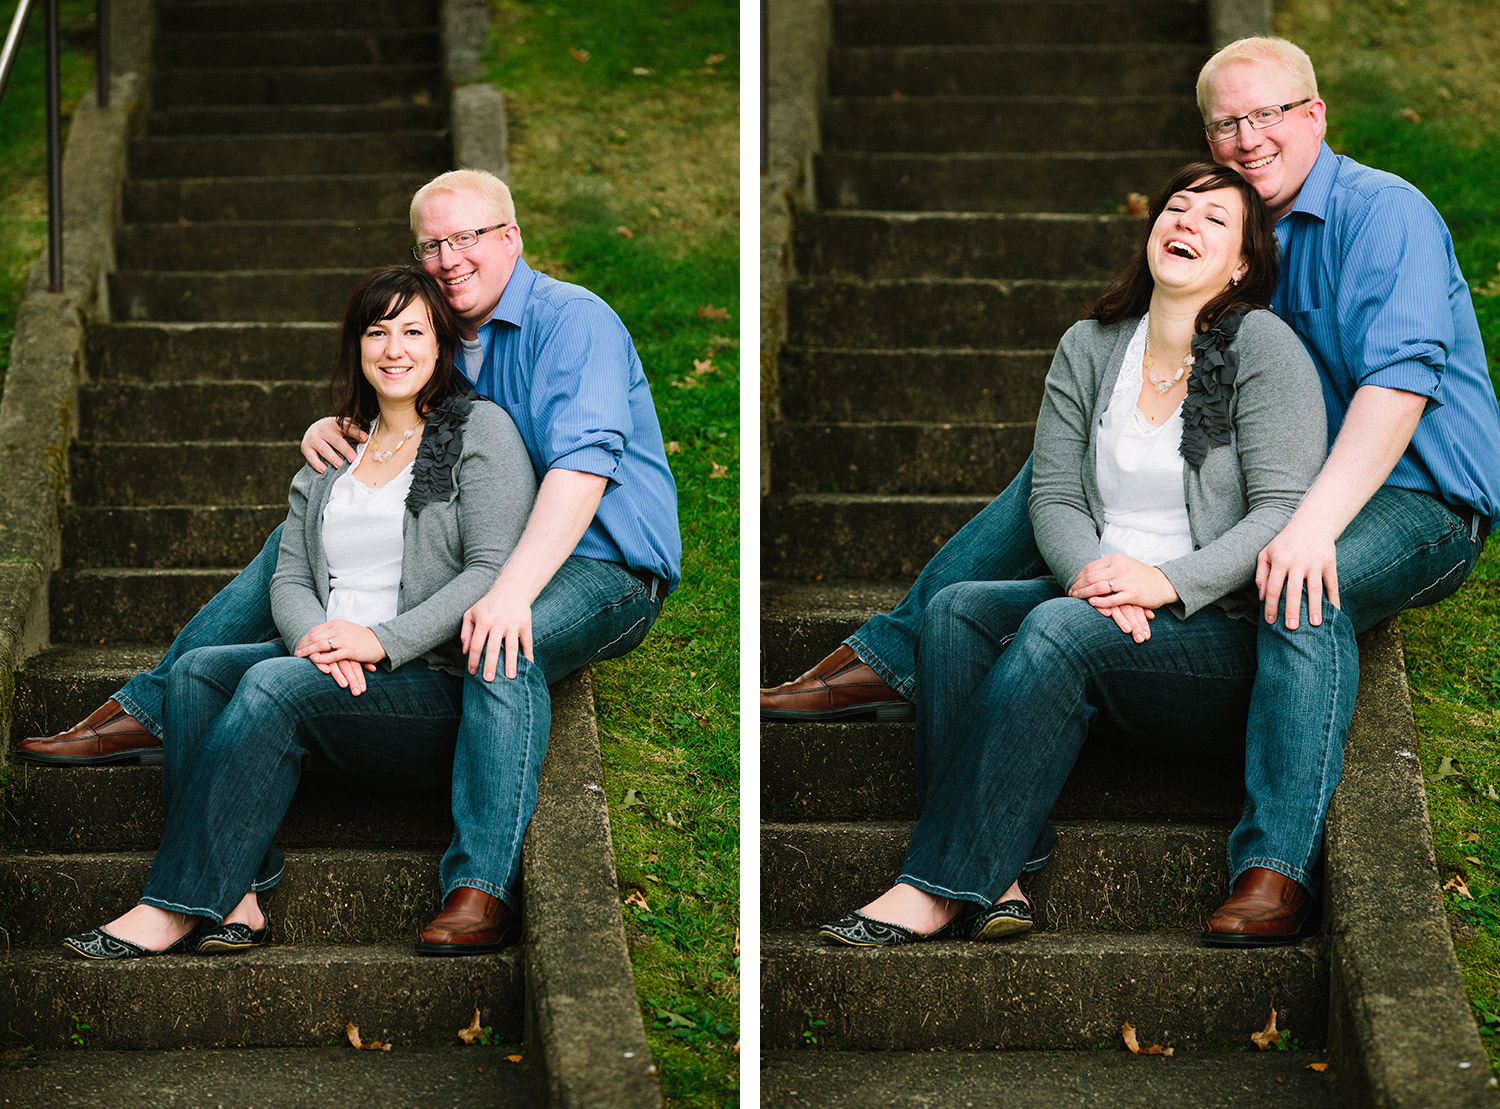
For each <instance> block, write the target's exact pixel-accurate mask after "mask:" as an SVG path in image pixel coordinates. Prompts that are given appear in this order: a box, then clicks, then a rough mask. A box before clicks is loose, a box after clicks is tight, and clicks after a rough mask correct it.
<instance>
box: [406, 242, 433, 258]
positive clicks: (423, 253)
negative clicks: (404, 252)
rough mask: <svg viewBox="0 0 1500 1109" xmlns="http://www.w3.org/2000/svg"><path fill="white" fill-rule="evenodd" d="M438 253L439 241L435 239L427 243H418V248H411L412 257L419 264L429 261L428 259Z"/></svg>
mask: <svg viewBox="0 0 1500 1109" xmlns="http://www.w3.org/2000/svg"><path fill="white" fill-rule="evenodd" d="M437 252H438V245H437V241H436V240H434V239H429V240H428V241H427V242H425V243H418V244H417V245H416V246H414V247H412V248H411V253H412V257H414V258H415V259H416V260H417V261H418V262H425V261H427V259H429V258H431V257H432V256H433V255H434V254H436V253H437Z"/></svg>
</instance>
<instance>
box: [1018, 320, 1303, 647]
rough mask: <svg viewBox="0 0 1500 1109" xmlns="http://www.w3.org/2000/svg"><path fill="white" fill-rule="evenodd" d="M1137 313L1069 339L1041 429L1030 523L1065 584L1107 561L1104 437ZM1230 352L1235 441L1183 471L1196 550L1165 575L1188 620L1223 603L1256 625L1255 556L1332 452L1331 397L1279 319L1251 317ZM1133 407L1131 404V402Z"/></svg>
mask: <svg viewBox="0 0 1500 1109" xmlns="http://www.w3.org/2000/svg"><path fill="white" fill-rule="evenodd" d="M1138 323H1139V317H1133V318H1131V319H1128V320H1123V321H1121V322H1119V323H1114V324H1108V325H1105V324H1100V323H1098V322H1097V321H1094V320H1084V321H1082V322H1081V323H1076V324H1074V325H1073V326H1072V327H1071V328H1069V329H1068V332H1067V334H1066V335H1064V336H1063V339H1062V343H1061V344H1059V346H1058V348H1057V354H1056V356H1055V357H1054V358H1053V360H1052V369H1051V370H1050V371H1049V372H1048V374H1047V384H1046V391H1045V393H1044V395H1043V399H1042V411H1041V414H1040V415H1039V416H1038V417H1037V423H1036V449H1035V454H1034V455H1033V473H1032V479H1031V524H1032V529H1033V531H1034V532H1035V533H1036V542H1037V548H1038V549H1039V550H1040V551H1041V554H1042V558H1043V559H1045V560H1046V563H1047V565H1048V566H1049V567H1050V568H1051V570H1052V573H1053V575H1054V576H1055V577H1056V578H1057V580H1058V581H1059V582H1060V583H1061V584H1062V585H1063V587H1064V588H1067V587H1068V586H1069V585H1071V584H1072V582H1073V580H1074V578H1076V577H1077V576H1078V572H1079V571H1080V570H1082V569H1083V568H1084V567H1085V566H1086V565H1088V564H1089V563H1090V562H1092V561H1094V560H1095V559H1097V558H1098V557H1099V536H1100V535H1101V534H1102V533H1103V528H1104V501H1103V497H1102V496H1101V495H1100V493H1099V479H1098V470H1097V468H1096V466H1097V454H1096V449H1097V448H1096V445H1095V444H1096V438H1097V436H1098V432H1099V425H1100V422H1101V421H1102V419H1103V417H1104V412H1105V409H1106V408H1107V407H1108V405H1109V399H1110V394H1111V393H1112V392H1113V391H1114V386H1115V381H1116V379H1117V377H1118V376H1119V373H1120V366H1121V363H1122V362H1123V361H1124V358H1125V350H1126V348H1127V347H1129V345H1130V340H1131V338H1132V336H1133V335H1134V334H1135V329H1136V326H1137V324H1138ZM1233 349H1234V350H1236V351H1237V352H1238V354H1239V371H1238V374H1237V376H1236V377H1235V381H1234V389H1233V393H1232V394H1231V396H1230V401H1229V415H1230V422H1229V426H1230V431H1229V442H1228V443H1227V444H1226V445H1224V446H1217V447H1210V448H1209V451H1208V455H1207V457H1206V458H1204V460H1203V465H1202V466H1201V467H1198V468H1196V469H1195V468H1194V467H1192V466H1190V465H1189V464H1188V463H1187V461H1186V460H1184V461H1183V464H1182V482H1183V492H1184V493H1185V494H1186V498H1187V510H1188V522H1189V524H1190V526H1191V530H1192V537H1193V551H1192V553H1191V554H1187V555H1184V556H1182V557H1181V558H1177V559H1173V560H1171V561H1170V562H1166V563H1163V564H1162V565H1161V567H1160V569H1161V570H1162V572H1163V573H1165V574H1166V576H1167V580H1169V581H1170V582H1171V583H1172V587H1173V588H1174V589H1175V590H1176V591H1177V596H1178V598H1179V600H1178V601H1177V602H1174V603H1173V604H1172V605H1169V606H1168V608H1169V609H1170V610H1171V611H1173V612H1174V613H1175V614H1176V615H1177V616H1179V617H1183V618H1186V617H1187V616H1190V615H1192V613H1194V612H1196V611H1197V610H1198V609H1200V608H1202V607H1203V606H1204V605H1206V604H1210V603H1217V604H1218V605H1219V607H1221V608H1223V609H1224V610H1225V611H1226V612H1228V613H1229V614H1230V615H1233V616H1243V617H1246V618H1250V610H1251V609H1252V608H1253V607H1254V601H1253V593H1250V594H1248V595H1240V596H1231V594H1234V593H1237V592H1238V591H1240V590H1243V589H1245V587H1246V586H1247V585H1249V584H1250V583H1252V582H1253V581H1254V580H1255V560H1256V557H1257V556H1258V555H1259V554H1260V551H1261V548H1263V547H1264V546H1265V545H1266V544H1267V543H1269V542H1270V541H1271V539H1272V538H1273V537H1274V536H1275V535H1276V533H1277V532H1279V531H1280V530H1281V529H1282V528H1283V527H1284V526H1285V525H1286V522H1287V520H1288V519H1290V518H1291V515H1292V511H1293V510H1294V509H1295V508H1296V507H1297V504H1298V502H1300V501H1301V500H1302V495H1303V494H1304V493H1305V492H1306V491H1307V489H1308V486H1310V485H1311V484H1312V481H1313V478H1315V477H1316V476H1317V474H1318V470H1319V469H1320V468H1321V467H1322V465H1323V462H1324V459H1325V458H1326V457H1327V454H1328V430H1327V423H1326V417H1325V415H1324V411H1323V394H1322V389H1321V387H1320V386H1319V384H1318V376H1317V371H1316V370H1315V369H1314V368H1313V364H1312V359H1311V358H1309V357H1308V354H1307V351H1306V349H1304V348H1303V346H1302V342H1301V340H1300V339H1298V338H1297V336H1296V334H1295V333H1294V332H1293V331H1292V329H1291V328H1289V327H1288V326H1287V325H1286V324H1284V323H1282V322H1281V320H1279V319H1277V318H1276V317H1275V316H1274V315H1272V314H1271V313H1270V312H1266V311H1257V312H1251V313H1249V314H1248V315H1246V316H1245V318H1244V320H1243V321H1242V322H1241V324H1240V329H1239V334H1238V335H1237V336H1236V338H1235V340H1234V345H1233ZM1131 400H1132V403H1133V401H1134V398H1133V397H1132V398H1131Z"/></svg>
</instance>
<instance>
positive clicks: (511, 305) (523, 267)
mask: <svg viewBox="0 0 1500 1109" xmlns="http://www.w3.org/2000/svg"><path fill="white" fill-rule="evenodd" d="M534 284H536V273H535V272H533V270H532V268H531V267H530V266H528V265H527V264H526V261H525V259H523V258H521V257H520V256H519V255H517V256H516V268H515V269H513V270H511V271H510V279H509V280H508V281H506V283H505V291H504V292H503V293H501V294H500V303H499V304H497V305H495V310H494V311H493V312H491V313H490V319H492V320H502V321H504V322H505V323H508V324H512V325H514V326H515V327H520V326H521V321H522V319H523V318H524V317H525V315H526V301H527V299H528V298H529V297H530V296H531V286H532V285H534Z"/></svg>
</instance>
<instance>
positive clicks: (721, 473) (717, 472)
mask: <svg viewBox="0 0 1500 1109" xmlns="http://www.w3.org/2000/svg"><path fill="white" fill-rule="evenodd" d="M709 465H710V466H712V467H713V471H712V472H711V473H710V474H709V475H708V476H709V477H728V476H729V467H728V466H720V465H719V464H718V463H717V462H710V463H709Z"/></svg>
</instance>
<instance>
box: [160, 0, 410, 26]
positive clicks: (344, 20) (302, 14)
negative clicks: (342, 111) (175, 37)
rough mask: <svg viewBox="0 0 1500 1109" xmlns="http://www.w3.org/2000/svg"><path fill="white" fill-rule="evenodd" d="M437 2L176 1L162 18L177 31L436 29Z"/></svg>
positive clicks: (167, 6) (163, 23)
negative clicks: (434, 27)
mask: <svg viewBox="0 0 1500 1109" xmlns="http://www.w3.org/2000/svg"><path fill="white" fill-rule="evenodd" d="M437 9H438V3H437V0H366V2H365V3H361V4H349V3H347V2H345V0H171V2H169V3H164V4H163V5H162V8H161V14H160V16H159V17H158V18H159V20H160V23H161V26H163V27H169V28H171V29H172V31H174V32H178V33H190V32H202V33H209V34H222V33H225V32H229V31H241V32H256V31H266V30H278V31H301V30H308V31H312V30H317V31H326V30H337V29H341V28H342V29H347V30H353V29H384V28H395V29H401V28H409V27H433V26H436V25H437V22H438V10H437Z"/></svg>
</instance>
